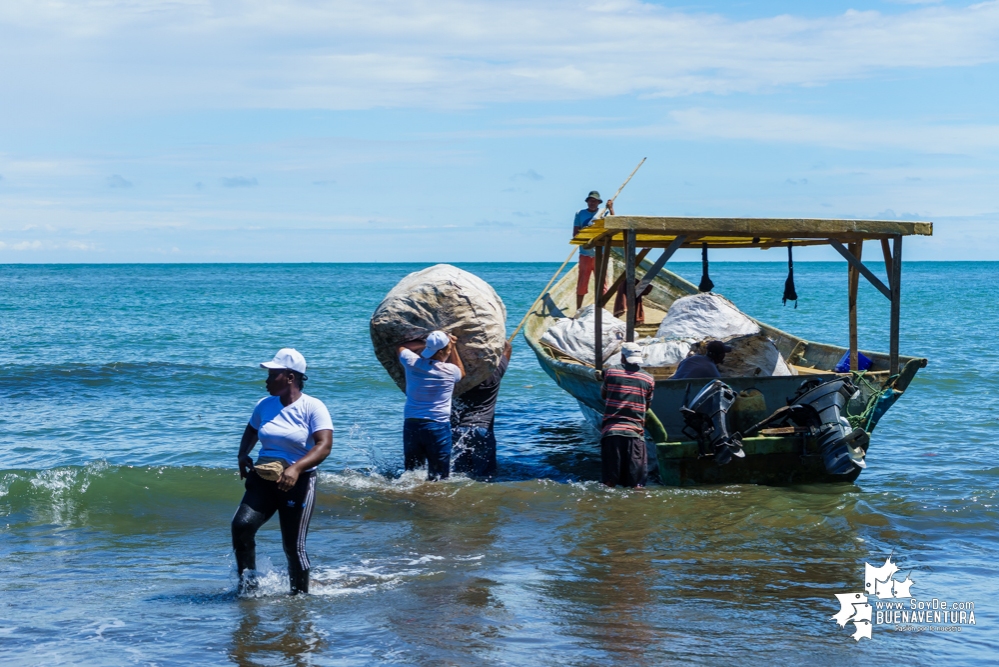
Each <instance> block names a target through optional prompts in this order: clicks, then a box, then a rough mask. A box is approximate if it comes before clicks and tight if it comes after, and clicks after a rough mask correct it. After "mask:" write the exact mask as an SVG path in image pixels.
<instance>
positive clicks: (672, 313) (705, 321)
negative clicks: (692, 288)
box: [656, 292, 760, 340]
mask: <svg viewBox="0 0 999 667" xmlns="http://www.w3.org/2000/svg"><path fill="white" fill-rule="evenodd" d="M758 333H760V325H758V324H757V323H756V322H754V321H753V320H752V319H751V318H750V317H749V316H748V315H746V314H745V313H743V312H742V311H740V310H739V309H738V308H736V307H735V304H734V303H732V302H731V301H729V300H728V299H726V298H725V297H723V296H721V295H718V294H712V293H710V292H706V293H703V294H692V295H690V296H685V297H681V298H679V299H677V300H676V301H674V302H673V304H672V305H671V306H670V307H669V310H668V311H667V312H666V317H664V318H663V321H662V322H661V323H660V324H659V330H658V331H657V332H656V338H695V339H697V340H703V339H705V338H711V339H714V340H725V339H726V338H731V337H733V336H751V335H756V334H758Z"/></svg>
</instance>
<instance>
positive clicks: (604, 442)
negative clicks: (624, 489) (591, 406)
mask: <svg viewBox="0 0 999 667" xmlns="http://www.w3.org/2000/svg"><path fill="white" fill-rule="evenodd" d="M621 363H622V366H623V367H622V368H608V369H607V370H605V371H604V382H603V386H602V387H601V388H600V395H601V396H602V397H603V399H604V422H603V428H602V429H601V435H602V437H601V438H600V463H601V467H602V475H601V480H602V481H603V483H604V484H606V485H607V486H617V485H618V484H620V485H621V486H632V487H642V486H645V481H646V478H647V477H648V474H649V472H648V469H649V466H648V462H649V459H648V451H647V450H646V448H645V415H646V412H647V411H648V409H649V407H650V406H651V405H652V392H653V390H654V389H655V387H656V383H655V380H653V379H652V376H651V375H649V374H648V373H643V372H642V370H641V363H642V348H641V347H640V346H639V345H638V344H636V343H625V344H624V345H622V346H621Z"/></svg>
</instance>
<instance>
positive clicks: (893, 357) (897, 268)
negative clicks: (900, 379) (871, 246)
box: [888, 235, 902, 375]
mask: <svg viewBox="0 0 999 667" xmlns="http://www.w3.org/2000/svg"><path fill="white" fill-rule="evenodd" d="M893 245H894V248H893V251H894V252H892V258H891V281H890V283H891V333H890V342H889V344H888V345H889V347H888V350H889V351H888V356H889V367H890V374H891V375H897V374H898V332H899V318H900V316H901V313H902V236H901V235H899V236H896V237H895V238H894V239H893Z"/></svg>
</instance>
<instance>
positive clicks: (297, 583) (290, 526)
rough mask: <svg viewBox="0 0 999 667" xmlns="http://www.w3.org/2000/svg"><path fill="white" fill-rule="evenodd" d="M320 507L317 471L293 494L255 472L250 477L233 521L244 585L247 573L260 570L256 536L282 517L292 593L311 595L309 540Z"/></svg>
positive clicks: (305, 477)
mask: <svg viewBox="0 0 999 667" xmlns="http://www.w3.org/2000/svg"><path fill="white" fill-rule="evenodd" d="M315 504H316V471H315V470H313V471H311V472H303V473H302V474H301V475H299V476H298V482H297V483H296V484H295V486H294V487H293V488H292V489H291V490H290V491H282V490H280V489H279V488H278V486H277V482H270V481H268V480H266V479H263V478H261V477H260V476H259V475H258V474H257V473H256V472H253V471H251V472H250V474H249V475H247V477H246V493H245V494H243V501H242V502H241V503H240V504H239V509H237V510H236V516H234V517H233V518H232V548H233V549H234V550H235V551H236V568H237V569H238V570H239V578H240V582H241V584H242V582H243V571H244V570H256V569H257V543H256V540H254V536H256V534H257V530H258V529H259V528H260V526H262V525H264V524H265V523H266V522H267V520H268V519H270V518H271V517H272V516H274V512H277V513H278V520H279V521H280V522H281V542H282V544H283V545H284V554H285V556H287V557H288V577H289V578H290V579H291V592H292V593H299V592H301V593H308V592H309V555H308V554H307V553H306V552H305V537H306V535H307V534H308V532H309V520H310V519H311V518H312V508H313V507H314V506H315Z"/></svg>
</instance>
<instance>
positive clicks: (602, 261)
mask: <svg viewBox="0 0 999 667" xmlns="http://www.w3.org/2000/svg"><path fill="white" fill-rule="evenodd" d="M609 250H610V248H607V247H605V246H602V245H598V246H597V248H596V251H595V252H594V253H593V254H594V258H593V264H594V266H595V268H596V270H595V271H594V272H593V294H594V297H593V367H594V368H595V369H597V370H598V371H599V370H601V369H602V368H603V367H604V346H603V344H602V343H603V340H604V322H603V320H604V318H603V314H604V309H603V308H601V307H600V297H601V296H603V294H601V292H602V291H603V288H604V272H605V271H606V270H607V269H606V266H607V264H606V257H605V255H607V254H609V253H608V252H607V251H609Z"/></svg>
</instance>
